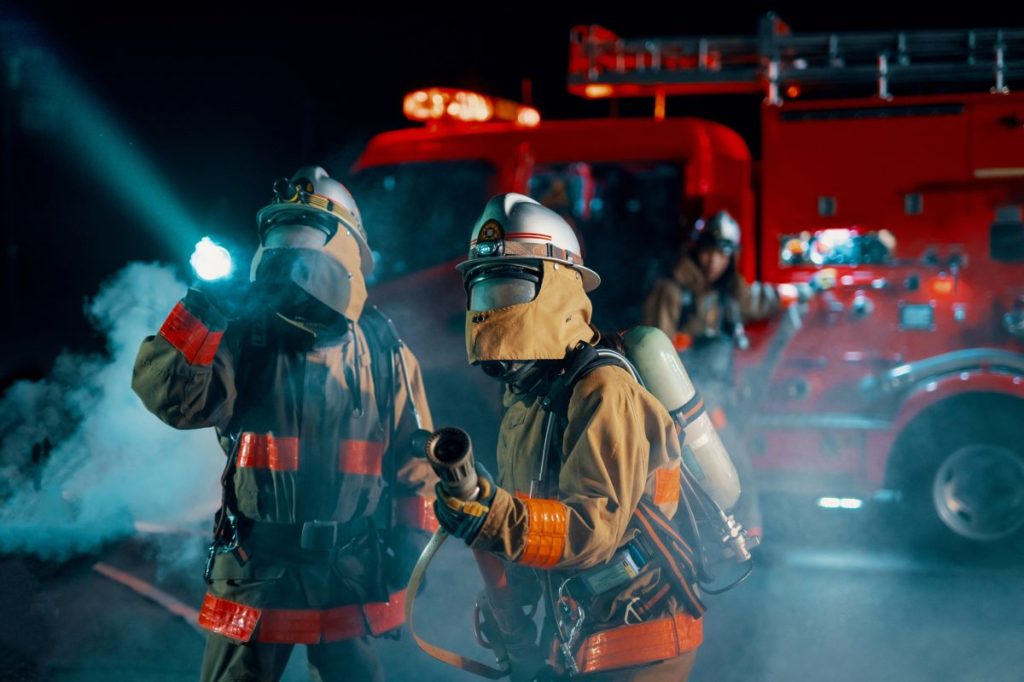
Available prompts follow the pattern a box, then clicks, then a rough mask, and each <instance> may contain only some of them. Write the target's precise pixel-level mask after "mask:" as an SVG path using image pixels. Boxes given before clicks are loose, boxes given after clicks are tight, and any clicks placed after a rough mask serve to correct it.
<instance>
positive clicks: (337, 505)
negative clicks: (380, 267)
mask: <svg viewBox="0 0 1024 682" xmlns="http://www.w3.org/2000/svg"><path fill="white" fill-rule="evenodd" d="M274 191H275V197H274V202H273V203H272V204H271V205H269V206H267V207H266V208H264V209H263V210H261V211H260V212H259V214H258V224H259V237H260V247H259V250H258V252H257V254H256V256H255V258H254V261H253V266H252V284H251V285H249V286H247V287H246V289H245V291H244V293H243V294H236V295H234V296H231V295H226V294H225V292H224V291H223V290H219V289H218V288H217V287H216V286H212V285H210V286H203V285H199V286H196V287H194V288H192V289H190V290H189V291H188V293H187V295H186V296H185V298H184V299H183V300H182V301H181V302H180V303H179V304H178V305H177V306H176V307H175V308H174V310H173V311H172V312H171V314H170V316H169V317H168V318H167V321H166V322H165V323H164V324H163V326H162V327H161V329H160V331H159V333H158V334H156V335H155V336H151V337H149V338H147V339H146V340H145V341H144V342H143V344H142V347H141V349H140V350H139V354H138V357H137V360H136V364H135V372H134V377H133V384H132V385H133V387H134V388H135V391H136V392H137V393H138V394H139V396H140V397H141V398H142V400H143V402H144V403H145V405H146V407H147V408H149V410H150V411H152V412H153V413H154V414H156V415H157V416H158V417H160V419H162V420H163V421H165V422H166V423H168V424H170V425H171V426H173V427H175V428H181V429H195V428H203V427H211V426H212V427H215V428H216V429H217V433H218V436H219V437H220V440H221V444H222V445H223V447H224V449H225V452H226V454H227V466H226V468H225V472H224V478H223V481H222V482H223V484H224V504H223V507H222V509H221V511H220V512H219V514H218V519H217V528H216V531H215V541H214V546H213V547H212V548H211V554H210V556H211V563H210V565H209V566H208V568H207V576H206V578H207V583H208V585H209V588H208V592H207V595H206V597H205V600H204V602H203V605H202V610H201V613H200V617H199V618H200V624H201V625H202V626H203V627H204V628H205V629H206V630H208V631H209V636H208V641H207V648H206V653H205V657H204V660H203V669H202V679H203V680H204V681H213V680H277V679H279V678H280V676H281V674H282V672H283V670H284V668H285V665H286V663H287V661H288V657H289V655H290V653H291V650H292V648H293V646H294V645H295V644H299V643H301V644H307V645H309V647H308V656H309V662H310V665H311V669H312V671H313V674H314V676H315V677H317V679H324V680H378V679H382V673H381V669H380V665H379V663H378V661H377V658H376V656H375V654H374V652H373V648H372V645H371V642H370V639H371V638H372V637H376V636H380V635H382V634H384V633H386V632H389V631H392V630H394V629H395V628H397V627H398V626H399V625H400V624H401V622H402V604H403V600H404V598H405V594H404V591H403V587H404V585H405V582H406V580H407V578H408V574H407V569H409V568H411V562H412V561H414V560H415V557H416V554H417V553H418V549H419V546H420V545H421V544H422V543H423V542H425V540H426V537H427V532H429V531H432V530H433V529H434V528H436V523H437V521H436V518H434V516H433V511H432V507H431V505H432V502H433V482H434V478H433V473H432V472H431V471H430V470H429V466H428V465H427V464H426V463H425V462H424V461H423V460H422V459H418V458H414V457H412V454H413V453H412V448H411V444H410V436H411V434H412V433H413V432H414V431H415V430H416V429H417V428H420V427H422V428H430V427H431V423H430V412H429V409H428V406H427V402H426V398H425V395H424V391H423V384H422V379H421V375H420V370H419V366H418V364H417V362H416V359H415V357H413V355H412V353H411V352H409V350H408V349H407V348H406V347H405V346H404V345H403V344H402V343H401V341H400V340H399V339H398V338H397V337H396V336H395V334H394V331H393V329H392V328H391V326H390V322H389V321H387V319H386V318H384V317H383V315H381V314H380V313H379V312H378V311H376V310H375V309H373V308H372V307H366V306H365V302H366V285H365V279H364V278H365V276H366V275H368V274H369V272H370V270H371V269H372V267H373V259H372V257H371V254H370V251H369V247H368V246H367V242H366V233H365V232H364V230H363V226H362V223H361V219H360V215H359V211H358V209H357V207H356V204H355V201H354V200H353V198H352V196H351V194H349V192H348V190H347V189H345V187H344V186H343V185H341V184H340V183H338V182H337V181H335V180H332V179H331V178H330V177H328V175H327V173H326V172H325V171H324V170H323V169H322V168H316V167H308V168H303V169H300V170H299V171H298V172H297V173H296V174H295V176H294V177H292V178H291V179H290V180H289V179H282V180H279V181H278V182H277V183H276V184H275V186H274Z"/></svg>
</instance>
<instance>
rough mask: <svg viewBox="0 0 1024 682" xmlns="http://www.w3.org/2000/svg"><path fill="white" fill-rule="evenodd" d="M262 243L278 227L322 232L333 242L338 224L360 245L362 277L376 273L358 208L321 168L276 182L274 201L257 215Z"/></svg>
mask: <svg viewBox="0 0 1024 682" xmlns="http://www.w3.org/2000/svg"><path fill="white" fill-rule="evenodd" d="M256 222H257V224H258V228H257V229H258V231H259V236H260V243H261V244H262V243H264V241H265V239H266V236H267V233H268V232H269V231H270V230H272V229H273V228H275V227H282V226H285V225H303V226H307V227H313V228H316V229H319V230H322V231H323V232H325V233H326V235H327V237H326V238H327V241H328V242H330V241H331V239H332V238H333V237H334V235H335V232H337V229H338V226H339V224H340V225H341V226H343V227H344V228H345V229H347V230H348V231H349V232H350V233H351V234H352V236H353V237H355V239H356V243H357V244H358V245H359V255H360V262H361V265H360V269H361V270H362V273H363V277H369V275H370V273H371V272H373V254H372V253H371V251H370V246H369V243H368V240H367V237H366V230H365V228H364V227H363V219H362V217H361V216H360V215H359V207H358V206H356V200H355V199H354V198H353V197H352V193H351V192H349V191H348V188H346V187H345V185H343V184H341V183H340V182H338V181H337V180H335V179H333V178H332V177H330V176H329V175H328V174H327V171H326V170H324V169H323V168H321V167H320V166H305V167H303V168H300V169H299V170H297V171H296V172H295V174H294V175H293V176H292V177H291V178H290V179H289V178H280V179H279V180H277V181H276V182H275V183H274V200H273V203H271V204H270V205H269V206H266V207H264V208H263V209H261V210H260V211H259V213H257V214H256Z"/></svg>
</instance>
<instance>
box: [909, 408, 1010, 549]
mask: <svg viewBox="0 0 1024 682" xmlns="http://www.w3.org/2000/svg"><path fill="white" fill-rule="evenodd" d="M890 485H892V486H893V487H895V488H897V489H899V490H900V491H901V493H902V505H901V506H902V510H903V514H902V515H901V519H900V520H901V522H902V523H903V524H904V528H905V531H906V533H905V534H906V536H907V537H908V539H909V540H911V541H912V542H913V543H914V544H916V545H918V546H921V547H926V548H929V549H935V550H940V551H943V552H950V551H954V552H968V553H973V552H977V551H978V550H979V549H987V548H993V547H997V546H1000V547H1001V546H1005V545H1006V544H1007V543H1008V542H1009V543H1011V544H1012V543H1014V542H1019V540H1020V539H1021V537H1022V535H1024V400H1019V399H1016V398H1011V397H1008V396H1004V395H1000V394H992V393H974V394H968V395H964V396H960V397H956V398H951V399H947V400H945V401H942V402H940V403H938V404H936V405H934V406H933V407H931V408H929V409H928V410H926V411H925V412H924V413H922V414H921V415H920V416H918V417H917V418H915V419H914V420H913V421H911V422H910V424H908V425H907V427H906V428H905V429H904V431H903V433H901V434H900V436H899V438H898V439H897V442H896V446H895V448H894V453H893V457H892V459H891V460H890Z"/></svg>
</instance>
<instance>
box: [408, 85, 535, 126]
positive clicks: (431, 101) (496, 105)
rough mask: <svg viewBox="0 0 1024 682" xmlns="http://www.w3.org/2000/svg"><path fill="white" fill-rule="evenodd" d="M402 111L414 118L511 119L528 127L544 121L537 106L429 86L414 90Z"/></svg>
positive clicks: (457, 119)
mask: <svg viewBox="0 0 1024 682" xmlns="http://www.w3.org/2000/svg"><path fill="white" fill-rule="evenodd" d="M402 111H403V113H405V117H406V118H408V119H409V120H410V121H423V122H427V121H434V122H439V121H449V122H451V121H457V122H461V123H483V122H484V121H508V122H511V123H515V124H516V125H520V126H523V127H525V128H533V127H534V126H536V125H538V124H539V123H540V112H539V111H537V110H536V109H534V108H533V107H528V106H524V105H522V104H519V103H518V102H513V101H511V100H507V99H499V98H497V97H488V96H487V95H481V94H480V93H477V92H471V91H469V90H456V89H452V88H426V89H423V90H415V91H413V92H410V93H409V94H407V95H406V96H405V100H404V101H403V102H402Z"/></svg>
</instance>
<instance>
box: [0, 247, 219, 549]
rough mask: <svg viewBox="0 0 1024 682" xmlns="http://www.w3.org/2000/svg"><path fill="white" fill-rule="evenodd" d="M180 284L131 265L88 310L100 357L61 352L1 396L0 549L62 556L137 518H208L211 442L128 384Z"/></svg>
mask: <svg viewBox="0 0 1024 682" xmlns="http://www.w3.org/2000/svg"><path fill="white" fill-rule="evenodd" d="M184 291H185V285H184V284H183V283H182V282H181V281H179V280H178V279H177V277H175V275H174V274H173V272H172V271H171V270H170V268H167V267H165V266H160V265H154V264H142V263H133V264H130V265H128V266H127V267H125V268H124V269H122V270H121V271H120V272H118V273H117V274H116V275H114V276H113V277H112V278H111V279H110V280H109V281H108V282H107V283H106V284H104V286H103V287H102V289H101V291H100V292H99V294H98V295H97V296H96V298H95V299H93V300H92V301H90V302H89V304H88V307H87V314H88V315H89V317H90V319H91V320H92V322H93V323H94V325H95V326H96V328H97V330H98V331H100V332H102V333H103V334H104V335H105V336H106V338H107V353H106V354H104V355H95V356H85V355H79V354H75V353H73V352H71V351H65V352H64V353H63V354H62V355H61V356H60V357H59V358H58V360H57V361H56V364H55V366H54V369H53V371H52V372H51V373H50V375H49V376H48V377H47V378H46V379H43V380H41V381H36V382H26V381H23V382H19V383H17V384H15V385H14V386H12V387H11V388H10V390H8V391H7V393H6V394H5V395H3V397H0V433H4V434H5V436H4V438H3V440H2V442H0V472H2V474H3V477H2V480H3V483H2V485H3V487H2V489H0V499H2V500H3V503H2V506H0V551H2V552H29V553H33V554H37V555H40V556H42V557H45V558H52V559H63V558H66V557H68V556H70V555H72V554H74V553H78V552H89V551H92V550H95V549H97V548H98V547H99V546H100V545H101V544H102V543H104V542H107V541H109V540H112V539H116V538H118V537H122V536H126V535H130V534H132V533H133V532H134V524H135V523H136V522H146V523H151V524H164V525H171V526H176V525H184V524H191V523H194V522H196V521H198V520H200V519H203V520H204V521H205V520H206V519H209V517H210V515H211V514H212V512H213V510H214V508H215V507H216V505H217V503H218V501H219V487H218V478H219V474H220V470H221V467H222V466H223V463H224V457H223V453H222V452H221V451H220V448H219V447H218V445H217V441H216V438H215V437H214V435H213V433H212V432H211V431H210V430H200V431H175V430H173V429H170V428H168V427H167V426H166V425H164V424H163V423H161V422H160V421H159V420H157V419H156V417H154V416H153V415H151V414H150V413H149V412H147V411H146V409H145V407H144V406H143V405H142V402H141V401H140V400H139V399H138V397H137V396H136V395H135V393H134V392H133V391H132V388H131V374H132V366H133V363H134V360H135V354H136V352H137V350H138V347H139V343H141V341H142V339H143V338H144V337H146V336H147V335H150V334H153V333H155V331H156V330H157V329H158V328H159V326H160V323H161V322H162V321H163V319H164V317H165V316H166V315H167V312H168V311H169V310H170V309H171V308H172V307H173V306H174V303H175V302H176V301H177V299H178V298H179V297H180V296H181V294H182V293H183V292H184ZM43 443H46V445H45V447H41V446H40V444H43Z"/></svg>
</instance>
